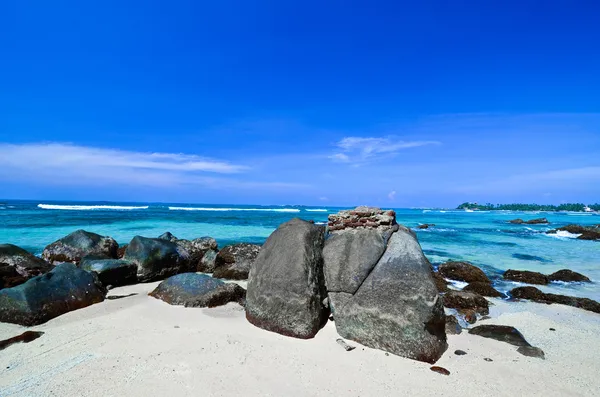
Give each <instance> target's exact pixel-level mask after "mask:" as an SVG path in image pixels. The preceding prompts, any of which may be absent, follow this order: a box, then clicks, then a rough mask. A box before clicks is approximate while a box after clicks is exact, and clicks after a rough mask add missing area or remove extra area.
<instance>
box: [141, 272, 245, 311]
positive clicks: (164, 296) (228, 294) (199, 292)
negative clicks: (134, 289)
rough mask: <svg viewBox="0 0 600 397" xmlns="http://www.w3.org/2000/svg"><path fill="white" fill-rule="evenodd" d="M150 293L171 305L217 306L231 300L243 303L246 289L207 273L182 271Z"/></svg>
mask: <svg viewBox="0 0 600 397" xmlns="http://www.w3.org/2000/svg"><path fill="white" fill-rule="evenodd" d="M148 295H150V296H152V297H154V298H156V299H160V300H163V301H165V302H167V303H168V304H170V305H181V306H185V307H215V306H221V305H225V304H227V303H229V302H238V303H240V304H243V302H244V298H245V296H246V290H244V289H243V288H242V287H240V286H239V285H237V284H235V283H225V282H223V281H221V280H217V279H215V278H212V277H211V276H208V275H206V274H197V273H181V274H177V275H175V276H172V277H169V278H168V279H166V280H164V281H163V282H161V283H160V284H159V285H158V286H157V287H156V288H155V289H154V291H152V292H150V293H149V294H148Z"/></svg>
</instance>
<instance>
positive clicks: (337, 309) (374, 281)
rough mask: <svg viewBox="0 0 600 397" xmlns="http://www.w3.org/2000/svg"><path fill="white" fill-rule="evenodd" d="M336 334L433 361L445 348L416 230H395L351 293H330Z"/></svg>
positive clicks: (440, 318)
mask: <svg viewBox="0 0 600 397" xmlns="http://www.w3.org/2000/svg"><path fill="white" fill-rule="evenodd" d="M329 298H330V302H331V305H332V310H333V316H334V319H335V323H336V328H337V330H338V333H339V334H340V336H342V337H343V338H346V339H351V340H355V341H357V342H359V343H362V344H364V345H366V346H369V347H374V348H376V349H381V350H385V351H388V352H391V353H394V354H397V355H399V356H403V357H407V358H412V359H415V360H419V361H425V362H429V363H433V362H435V361H437V359H438V358H440V356H441V355H442V354H443V353H444V351H445V350H446V348H447V344H446V333H445V314H444V309H443V306H442V300H441V299H440V297H439V295H438V291H437V288H436V285H435V283H434V280H433V278H432V276H431V267H430V264H429V261H427V259H426V258H425V256H424V255H423V252H422V250H421V246H420V245H419V243H418V241H417V239H416V237H415V234H414V233H413V232H411V231H409V230H407V229H406V228H403V227H401V228H399V230H398V231H397V232H395V233H394V234H392V235H391V237H390V239H389V242H388V245H387V248H386V251H385V252H384V254H383V256H382V257H381V259H380V260H379V261H378V262H377V264H376V265H375V267H374V268H373V270H372V271H371V273H370V274H369V275H368V277H367V278H366V279H365V281H364V282H363V283H362V284H361V286H360V287H359V288H358V290H357V291H356V293H355V294H349V293H344V292H341V293H335V292H334V293H330V294H329Z"/></svg>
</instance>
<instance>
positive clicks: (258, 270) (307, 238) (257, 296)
mask: <svg viewBox="0 0 600 397" xmlns="http://www.w3.org/2000/svg"><path fill="white" fill-rule="evenodd" d="M324 240H325V228H324V227H323V226H318V225H315V224H313V223H310V222H306V221H303V220H301V219H297V218H296V219H292V220H291V221H289V222H286V223H284V224H282V225H280V226H279V227H278V228H277V230H275V231H274V232H273V233H272V234H271V236H269V238H268V239H267V241H266V242H265V244H264V245H263V246H262V248H261V250H260V253H259V254H258V257H257V258H256V261H255V262H254V266H253V267H252V270H251V272H250V278H249V280H248V295H247V298H246V318H247V319H248V321H250V322H251V323H252V324H254V325H256V326H258V327H260V328H263V329H266V330H269V331H273V332H277V333H280V334H283V335H287V336H293V337H296V338H302V339H307V338H312V337H313V336H315V335H316V333H317V332H318V331H319V329H320V328H321V326H322V325H323V324H324V322H326V321H327V315H328V314H329V311H328V310H327V309H326V308H325V307H323V303H322V302H323V300H324V298H325V297H326V296H327V293H326V290H325V280H324V276H323V257H322V250H323V243H324Z"/></svg>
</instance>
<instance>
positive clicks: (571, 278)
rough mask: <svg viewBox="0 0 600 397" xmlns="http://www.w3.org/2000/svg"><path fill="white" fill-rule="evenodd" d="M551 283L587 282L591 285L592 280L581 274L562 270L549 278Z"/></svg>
mask: <svg viewBox="0 0 600 397" xmlns="http://www.w3.org/2000/svg"><path fill="white" fill-rule="evenodd" d="M548 278H549V279H550V281H565V282H585V283H589V282H591V280H590V279H589V278H587V277H586V276H584V275H583V274H581V273H577V272H574V271H572V270H569V269H562V270H559V271H557V272H554V273H552V274H551V275H549V276H548Z"/></svg>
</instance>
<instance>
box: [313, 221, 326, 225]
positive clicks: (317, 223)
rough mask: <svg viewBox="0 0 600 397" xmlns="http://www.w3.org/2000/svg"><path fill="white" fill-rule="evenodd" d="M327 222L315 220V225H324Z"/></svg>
mask: <svg viewBox="0 0 600 397" xmlns="http://www.w3.org/2000/svg"><path fill="white" fill-rule="evenodd" d="M326 224H327V222H315V225H326Z"/></svg>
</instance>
